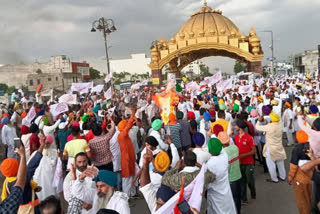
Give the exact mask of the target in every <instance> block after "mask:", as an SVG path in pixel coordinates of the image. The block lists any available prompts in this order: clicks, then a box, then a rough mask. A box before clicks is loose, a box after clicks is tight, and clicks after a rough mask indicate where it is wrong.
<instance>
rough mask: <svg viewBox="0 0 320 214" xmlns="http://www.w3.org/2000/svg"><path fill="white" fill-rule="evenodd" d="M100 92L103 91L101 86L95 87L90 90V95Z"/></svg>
mask: <svg viewBox="0 0 320 214" xmlns="http://www.w3.org/2000/svg"><path fill="white" fill-rule="evenodd" d="M102 90H103V85H97V86H95V87H93V88H92V89H91V92H92V93H93V92H97V93H100V92H101V91H102Z"/></svg>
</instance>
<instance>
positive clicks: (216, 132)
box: [213, 124, 224, 137]
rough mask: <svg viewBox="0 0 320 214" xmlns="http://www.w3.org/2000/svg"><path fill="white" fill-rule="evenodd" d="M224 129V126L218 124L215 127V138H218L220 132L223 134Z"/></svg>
mask: <svg viewBox="0 0 320 214" xmlns="http://www.w3.org/2000/svg"><path fill="white" fill-rule="evenodd" d="M223 131H224V129H223V126H221V125H220V124H216V125H215V126H214V127H213V133H214V134H215V136H217V137H218V135H219V133H220V132H223Z"/></svg>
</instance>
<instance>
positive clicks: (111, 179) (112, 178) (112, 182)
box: [95, 170, 117, 187]
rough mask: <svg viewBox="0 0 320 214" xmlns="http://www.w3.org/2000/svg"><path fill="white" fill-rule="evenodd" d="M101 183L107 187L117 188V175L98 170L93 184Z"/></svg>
mask: <svg viewBox="0 0 320 214" xmlns="http://www.w3.org/2000/svg"><path fill="white" fill-rule="evenodd" d="M98 181H101V182H103V183H106V184H108V185H109V186H112V187H116V186H117V175H116V173H114V172H111V171H108V170H99V173H98V176H97V177H96V178H95V182H96V183H97V182H98Z"/></svg>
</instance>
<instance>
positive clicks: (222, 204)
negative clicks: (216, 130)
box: [207, 138, 237, 214]
mask: <svg viewBox="0 0 320 214" xmlns="http://www.w3.org/2000/svg"><path fill="white" fill-rule="evenodd" d="M208 148H209V152H210V153H211V154H212V157H211V158H210V159H209V161H208V163H207V165H208V170H209V171H210V172H212V173H213V174H215V175H216V180H215V181H214V182H213V183H210V184H209V185H208V213H210V214H224V213H228V214H236V213H237V212H236V209H235V205H234V202H233V197H232V192H231V188H230V184H229V177H228V165H229V163H228V155H227V153H226V152H225V151H224V150H223V149H222V144H221V142H220V141H219V140H218V139H217V138H211V139H210V140H209V142H208Z"/></svg>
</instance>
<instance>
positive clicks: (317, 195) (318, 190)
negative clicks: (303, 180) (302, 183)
mask: <svg viewBox="0 0 320 214" xmlns="http://www.w3.org/2000/svg"><path fill="white" fill-rule="evenodd" d="M315 173H316V172H315ZM319 202H320V183H319V182H316V181H314V182H313V184H312V206H311V213H312V214H320V210H319V208H318V203H319Z"/></svg>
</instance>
